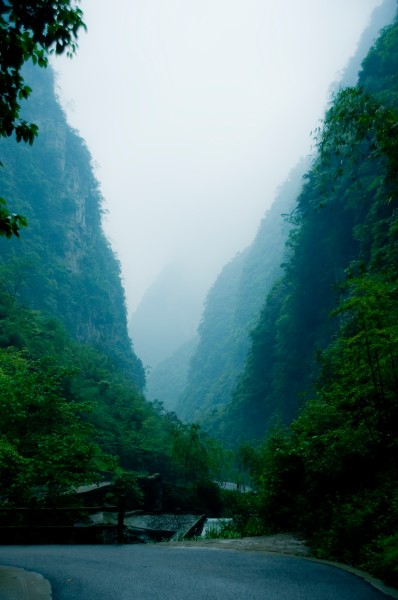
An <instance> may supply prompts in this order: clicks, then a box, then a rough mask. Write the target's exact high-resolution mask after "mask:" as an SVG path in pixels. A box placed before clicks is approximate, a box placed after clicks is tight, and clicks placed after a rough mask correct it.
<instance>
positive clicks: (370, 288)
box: [213, 15, 398, 587]
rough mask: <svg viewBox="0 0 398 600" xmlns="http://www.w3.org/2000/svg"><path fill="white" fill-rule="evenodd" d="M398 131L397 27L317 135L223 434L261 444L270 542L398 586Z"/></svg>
mask: <svg viewBox="0 0 398 600" xmlns="http://www.w3.org/2000/svg"><path fill="white" fill-rule="evenodd" d="M397 131H398V15H397V16H396V18H395V20H394V22H393V23H392V24H391V25H390V26H388V27H385V28H384V29H383V30H382V32H381V34H380V36H379V37H378V39H377V40H376V41H375V43H374V44H373V46H372V48H371V49H370V50H369V52H368V54H367V56H366V58H365V60H364V61H363V63H362V69H361V71H360V74H359V78H358V84H357V85H356V86H354V87H349V88H343V89H341V90H340V91H339V92H338V93H337V94H336V95H335V96H334V98H333V99H332V101H331V103H330V106H329V108H328V110H327V112H326V114H325V117H324V119H323V123H322V124H321V126H320V128H319V131H318V132H317V137H316V143H317V154H316V156H315V158H314V164H313V167H312V169H311V171H310V172H309V174H308V177H307V178H306V184H305V186H304V188H303V191H302V193H301V194H300V195H299V197H298V199H297V205H296V209H295V211H294V217H295V218H294V223H293V225H294V228H293V229H292V232H291V234H290V238H289V245H290V251H291V254H290V257H289V258H288V260H287V261H286V264H285V266H284V269H283V273H282V276H281V277H280V279H279V281H278V282H277V283H276V285H275V286H274V288H273V290H272V292H271V293H270V294H269V295H268V297H267V300H266V303H265V305H264V307H263V310H262V313H261V318H260V320H259V323H258V325H257V327H256V328H255V330H254V331H253V334H252V346H251V349H250V351H249V355H248V359H247V362H246V366H245V370H244V372H243V374H242V376H241V378H240V380H239V383H238V385H237V387H236V390H235V392H234V395H233V399H232V401H231V403H230V404H229V405H228V406H227V407H226V409H225V411H224V414H223V421H221V420H219V422H218V423H217V427H218V432H219V435H222V436H223V438H224V440H228V442H229V443H230V444H231V445H236V444H237V443H239V442H242V441H246V442H247V439H248V438H252V439H253V440H256V442H257V446H256V449H254V448H252V449H251V452H252V454H250V450H248V449H247V445H246V456H247V457H248V458H249V462H250V467H251V469H252V473H253V474H255V479H256V482H257V492H258V494H259V496H258V498H259V500H258V502H259V507H260V509H259V515H260V516H261V517H260V518H261V519H262V520H263V523H264V525H265V527H266V528H267V530H268V532H270V531H291V530H292V529H295V530H298V531H300V532H301V533H302V535H304V537H305V538H306V539H307V540H308V541H309V543H310V545H311V547H312V551H313V552H314V554H315V555H316V556H318V557H320V558H327V559H328V560H335V561H339V562H343V563H345V564H350V565H355V566H358V567H359V568H361V569H364V570H366V571H368V572H372V573H373V574H374V575H375V576H377V577H379V578H383V579H384V580H385V581H387V582H388V583H389V584H390V585H393V586H395V587H397V586H398V562H397V557H398V535H397V524H398V502H397V499H398V487H397V481H398V426H397V424H398V286H397V282H398V134H397ZM213 426H214V423H213ZM217 427H215V429H216V428H217ZM265 433H267V435H266V437H264V434H265Z"/></svg>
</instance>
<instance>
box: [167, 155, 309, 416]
mask: <svg viewBox="0 0 398 600" xmlns="http://www.w3.org/2000/svg"><path fill="white" fill-rule="evenodd" d="M304 172H305V161H303V162H302V163H300V165H298V166H297V167H296V169H294V170H293V171H292V173H291V174H290V176H289V178H288V180H287V181H286V182H285V184H284V185H282V186H281V188H280V189H279V192H278V193H277V197H276V199H275V202H274V204H273V205H272V207H271V208H270V209H269V210H268V212H267V214H266V215H265V217H264V219H263V220H262V222H261V224H260V227H259V229H258V232H257V235H256V237H255V240H254V241H253V243H252V244H251V246H249V247H248V248H246V249H245V250H244V251H243V252H240V253H239V254H237V255H236V256H235V258H234V259H232V260H231V262H230V263H228V264H227V265H226V266H225V267H224V269H223V271H222V272H221V274H220V275H219V277H218V278H217V280H216V282H215V283H214V285H213V287H212V288H211V290H210V291H209V293H208V296H207V299H206V303H205V308H204V312H203V316H202V321H201V323H200V325H199V329H198V333H199V343H198V346H197V349H196V351H195V353H194V354H193V356H192V358H191V361H190V366H189V371H188V376H187V384H186V387H185V389H184V392H183V393H182V394H181V396H180V397H179V399H178V402H177V405H176V411H177V414H178V415H179V416H180V417H182V418H184V419H186V420H192V419H200V420H203V418H204V416H205V415H206V414H209V413H211V412H212V411H213V410H214V409H218V408H219V407H220V406H223V405H225V404H226V403H228V401H229V400H230V397H231V393H232V390H233V388H234V386H235V384H236V379H237V377H238V375H239V373H240V372H241V370H242V368H243V365H244V362H245V358H246V354H247V351H248V349H249V333H250V330H251V329H252V328H253V327H254V326H255V324H256V322H257V319H258V315H259V312H260V309H261V305H262V303H263V299H264V296H265V295H266V294H267V291H268V290H269V289H270V287H271V285H272V284H273V282H274V281H275V279H276V278H277V276H278V274H279V272H280V264H281V262H282V257H283V253H284V244H285V240H286V237H287V234H288V231H289V224H288V223H286V221H285V219H284V217H283V216H282V215H283V214H285V213H289V212H290V210H291V209H292V207H293V203H294V200H295V198H296V196H297V193H298V191H299V190H300V187H301V179H302V175H303V173H304Z"/></svg>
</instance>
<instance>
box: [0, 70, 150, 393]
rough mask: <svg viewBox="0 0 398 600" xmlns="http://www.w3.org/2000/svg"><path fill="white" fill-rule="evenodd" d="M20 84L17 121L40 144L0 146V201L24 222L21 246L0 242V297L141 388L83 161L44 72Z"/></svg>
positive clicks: (96, 195)
mask: <svg viewBox="0 0 398 600" xmlns="http://www.w3.org/2000/svg"><path fill="white" fill-rule="evenodd" d="M25 79H26V81H27V83H28V84H29V85H30V87H31V88H32V89H33V93H32V96H31V98H30V100H29V103H27V107H26V109H25V112H24V114H23V116H24V118H26V119H27V120H29V121H33V122H35V123H37V125H38V126H39V137H38V138H37V140H36V141H35V143H34V144H33V146H32V147H29V146H26V145H24V144H16V143H15V141H14V140H11V139H10V140H8V139H7V140H2V141H1V144H0V153H1V157H2V162H3V164H4V168H2V169H1V171H0V196H2V197H4V198H5V199H6V200H7V202H8V205H9V207H10V209H11V210H13V211H15V212H19V213H22V214H23V215H24V216H26V217H27V219H28V227H27V228H26V229H23V231H22V232H21V237H20V239H11V240H5V239H1V240H0V244H1V259H0V260H1V262H0V284H1V286H2V290H3V292H5V293H7V294H9V295H11V296H13V297H14V298H15V299H16V300H18V301H19V302H20V303H22V304H23V305H24V306H25V307H27V308H31V309H37V310H40V311H43V312H45V313H47V314H50V315H53V316H56V317H57V318H59V319H60V320H61V321H62V322H63V323H64V325H65V327H66V329H67V330H68V332H69V333H70V334H71V335H72V337H74V338H75V339H76V340H78V341H81V342H84V343H88V344H91V345H93V346H96V347H98V348H99V349H101V350H103V351H105V352H106V353H107V354H108V355H109V356H112V357H113V358H114V359H116V360H117V362H118V364H119V365H120V366H122V367H123V369H124V370H125V371H126V372H129V373H130V375H131V377H132V378H133V380H134V382H135V383H136V385H137V386H139V387H142V386H143V384H144V372H143V368H142V365H141V362H140V361H139V360H138V359H137V357H136V356H135V354H134V352H133V350H132V346H131V341H130V339H129V336H128V333H127V323H126V308H125V299H124V291H123V288H122V285H121V279H120V267H119V264H118V261H117V259H116V257H115V255H114V253H113V252H112V249H111V247H110V245H109V243H108V241H107V240H106V238H105V235H104V233H103V230H102V226H101V214H102V197H101V193H100V190H99V185H98V182H97V180H96V179H95V176H94V170H93V167H92V164H91V157H90V154H89V152H88V150H87V148H86V146H85V144H84V142H83V140H82V139H81V138H80V137H79V135H78V134H77V132H76V131H74V130H72V129H71V127H70V126H69V125H68V124H67V122H66V118H65V115H64V113H63V111H62V109H61V108H60V105H59V103H58V102H57V99H56V95H55V91H54V75H53V73H52V72H51V70H49V69H47V70H45V71H43V70H40V69H37V68H33V67H32V66H31V67H27V68H26V70H25Z"/></svg>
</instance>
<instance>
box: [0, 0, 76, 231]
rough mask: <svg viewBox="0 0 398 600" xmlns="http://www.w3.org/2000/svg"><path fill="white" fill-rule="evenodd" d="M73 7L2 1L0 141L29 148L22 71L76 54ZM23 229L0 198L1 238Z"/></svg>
mask: <svg viewBox="0 0 398 600" xmlns="http://www.w3.org/2000/svg"><path fill="white" fill-rule="evenodd" d="M77 2H78V0H57V1H56V2H54V1H52V0H35V1H26V2H21V1H20V0H1V1H0V137H9V136H11V135H12V134H15V138H16V140H17V142H20V141H24V142H27V143H29V144H32V143H33V140H34V138H35V137H36V135H37V133H38V127H37V125H35V124H34V123H28V122H27V121H26V120H25V119H23V118H22V117H21V101H22V100H26V99H27V98H29V96H30V94H31V92H32V90H31V88H30V87H29V86H28V85H26V84H25V81H24V78H23V75H22V67H23V65H24V64H25V63H26V62H28V61H29V60H31V61H32V62H33V63H34V64H35V65H38V66H39V67H46V66H47V65H48V60H49V55H50V54H53V53H55V54H62V53H64V52H67V53H68V55H69V56H72V55H73V54H74V53H75V51H76V48H77V37H78V33H79V30H80V29H81V28H83V29H85V25H84V23H83V20H82V16H83V13H82V11H81V10H80V8H78V6H77ZM26 225H27V220H26V218H25V217H23V216H22V215H18V214H14V213H10V211H9V210H8V209H7V206H6V202H5V200H4V199H3V198H0V235H5V236H6V237H8V238H10V237H12V236H13V235H16V236H18V235H19V230H20V228H21V227H24V226H26Z"/></svg>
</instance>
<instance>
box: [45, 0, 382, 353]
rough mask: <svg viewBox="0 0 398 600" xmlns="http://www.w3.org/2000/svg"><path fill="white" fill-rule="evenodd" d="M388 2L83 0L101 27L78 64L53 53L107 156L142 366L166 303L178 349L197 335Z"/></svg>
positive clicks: (101, 174) (104, 177)
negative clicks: (208, 300)
mask: <svg viewBox="0 0 398 600" xmlns="http://www.w3.org/2000/svg"><path fill="white" fill-rule="evenodd" d="M381 3H382V2H381V0H334V2H330V1H326V0H300V1H298V0H284V1H280V0H244V1H243V0H200V1H197V0H167V1H165V0H115V2H113V3H112V5H110V4H109V2H105V0H84V1H83V2H82V5H81V6H82V9H83V11H84V14H85V21H86V24H87V28H88V33H87V35H82V37H81V40H80V44H79V46H80V47H79V50H78V53H77V56H76V57H75V58H74V59H73V60H72V61H69V60H67V59H66V58H65V59H57V61H56V64H55V66H56V70H57V72H58V78H57V82H58V88H59V95H60V98H61V101H62V103H63V105H64V107H65V109H66V112H67V115H68V119H69V121H70V123H71V124H72V126H74V127H75V128H76V129H78V130H79V131H80V133H81V135H82V136H83V138H84V139H85V140H86V142H87V145H88V147H89V150H90V152H91V154H92V157H93V161H94V164H95V165H96V175H97V177H98V179H99V181H100V184H101V188H102V192H103V195H104V198H105V203H104V205H105V208H106V210H107V211H108V212H107V215H106V217H105V222H104V226H105V230H106V233H107V235H108V237H109V239H110V241H111V243H112V246H113V248H114V249H115V251H116V252H117V254H118V256H119V259H120V261H121V266H122V273H123V279H124V286H125V290H126V297H127V305H128V309H129V314H130V317H131V316H132V315H134V312H135V311H136V310H137V307H138V310H137V313H136V314H137V316H138V317H139V319H136V320H135V323H137V321H139V323H140V324H141V326H142V328H143V330H144V331H142V330H141V331H140V332H137V334H136V335H135V334H134V326H133V327H132V330H133V337H134V344H135V349H136V352H137V354H138V355H139V356H142V357H143V359H144V362H148V361H149V362H150V361H151V350H150V348H149V350H148V349H147V348H145V349H144V348H143V346H142V342H140V339H141V340H142V339H144V338H145V327H146V324H147V325H148V327H149V323H151V324H152V326H153V324H154V315H155V313H156V311H158V313H159V314H160V315H163V318H164V322H165V323H166V325H167V326H168V327H169V329H173V328H174V329H175V331H176V338H178V339H176V345H178V344H179V343H182V342H183V341H185V340H186V339H189V337H190V336H191V335H192V334H193V332H194V330H195V328H196V324H197V322H198V319H199V316H200V311H201V304H202V301H203V299H204V297H205V295H206V292H207V290H208V288H209V286H211V284H212V283H213V281H214V279H215V277H216V276H217V274H218V273H219V271H220V270H221V269H222V267H223V265H224V264H225V263H226V262H228V261H229V260H230V259H231V258H232V257H233V256H234V255H235V254H236V252H238V251H240V250H242V249H243V248H244V247H245V246H247V245H248V244H249V243H250V242H251V240H252V239H253V237H254V235H255V233H256V230H257V227H258V225H259V222H260V219H261V218H262V216H263V214H264V212H265V211H266V209H267V207H269V206H270V204H271V203H272V200H273V198H274V195H275V191H276V189H277V188H278V186H279V185H280V184H281V183H282V182H283V181H284V179H285V178H286V176H287V174H288V173H289V172H290V170H291V169H292V167H294V165H295V164H296V163H297V162H298V160H299V158H300V157H302V156H305V155H308V154H309V153H310V152H311V144H312V143H313V140H312V138H311V135H310V132H311V130H313V129H314V128H315V127H316V126H317V125H318V124H319V119H320V118H321V117H322V114H323V112H324V109H325V106H326V103H327V101H328V98H329V95H330V89H331V85H332V83H333V82H335V81H336V80H339V78H340V77H341V73H342V71H343V70H344V68H345V66H346V64H347V62H348V59H349V57H350V56H352V55H353V54H354V52H355V50H356V47H357V44H358V41H359V39H360V36H361V33H362V31H363V30H364V28H365V27H366V25H367V23H368V22H369V18H370V15H371V13H372V11H373V10H374V9H375V8H376V7H378V6H379V5H380V4H381ZM167 273H171V274H172V276H171V277H170V279H169V280H167V277H166V276H165V274H166V275H167ZM171 289H173V290H174V297H173V294H172V293H171V291H170V290H171ZM145 292H147V294H146V298H147V302H146V304H147V308H145V306H143V304H141V306H139V305H140V302H141V301H142V298H143V297H144V294H145ZM177 292H178V293H179V297H177V296H178V293H177ZM154 298H155V299H156V298H158V306H157V307H156V302H155V301H154ZM148 299H149V300H148ZM182 299H183V300H184V302H185V309H184V303H183V302H182ZM171 302H173V303H174V304H175V306H176V307H177V309H176V311H174V313H173V311H172V310H170V303H171ZM144 304H145V303H144ZM180 317H181V318H180ZM159 318H160V320H161V319H162V316H160V317H159ZM132 322H133V324H134V316H133V319H132ZM167 326H165V328H163V330H162V332H163V333H162V335H163V336H164V337H167V336H168V335H169V332H167V331H166V329H167ZM155 329H157V330H158V331H159V330H160V329H162V328H161V326H160V325H158V327H157V328H155ZM148 331H149V328H148ZM156 343H157V342H156ZM140 344H141V345H140ZM171 346H172V344H171ZM171 346H170V348H169V346H168V350H167V351H171V350H172V348H171ZM143 354H144V355H145V356H143ZM152 357H153V360H156V361H157V360H160V358H161V357H159V356H158V357H157V358H156V359H155V357H154V354H153V355H152Z"/></svg>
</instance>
